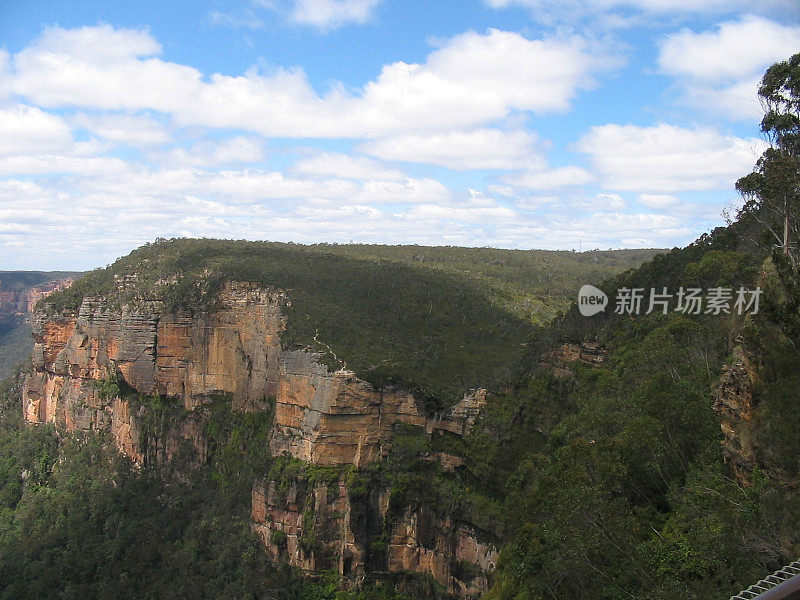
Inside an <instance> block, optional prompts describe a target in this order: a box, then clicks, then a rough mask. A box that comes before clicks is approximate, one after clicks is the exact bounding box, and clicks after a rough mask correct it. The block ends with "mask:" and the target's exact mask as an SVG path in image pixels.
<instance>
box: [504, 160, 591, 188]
mask: <svg viewBox="0 0 800 600" xmlns="http://www.w3.org/2000/svg"><path fill="white" fill-rule="evenodd" d="M503 181H505V182H506V183H508V184H510V185H513V186H516V187H521V188H526V189H529V190H552V189H556V188H563V187H577V186H582V185H586V184H587V183H591V182H592V181H594V175H592V174H591V173H589V171H587V170H586V169H583V168H581V167H575V166H569V167H557V168H555V169H546V170H541V171H527V172H523V173H517V174H514V175H509V176H507V177H504V178H503Z"/></svg>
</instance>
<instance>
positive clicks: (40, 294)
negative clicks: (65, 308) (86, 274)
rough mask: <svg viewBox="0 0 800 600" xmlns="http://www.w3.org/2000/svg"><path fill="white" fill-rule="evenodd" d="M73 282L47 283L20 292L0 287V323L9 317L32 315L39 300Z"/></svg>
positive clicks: (67, 279) (69, 280)
mask: <svg viewBox="0 0 800 600" xmlns="http://www.w3.org/2000/svg"><path fill="white" fill-rule="evenodd" d="M73 281H75V280H74V279H72V278H65V279H59V280H57V281H48V282H47V283H42V284H40V285H37V286H34V287H32V288H29V289H26V290H22V291H17V290H4V289H2V287H0V321H3V320H4V319H6V318H8V317H11V316H15V315H27V314H30V313H32V312H33V307H34V306H36V303H37V302H38V301H39V300H41V299H42V298H45V297H47V296H49V295H50V294H52V293H53V292H57V291H59V290H63V289H66V288H68V287H69V286H70V285H72V282H73Z"/></svg>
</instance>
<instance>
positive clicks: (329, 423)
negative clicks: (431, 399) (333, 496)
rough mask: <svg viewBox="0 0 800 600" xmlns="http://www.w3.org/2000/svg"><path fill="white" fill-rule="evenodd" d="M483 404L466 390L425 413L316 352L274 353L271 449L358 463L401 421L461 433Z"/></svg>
mask: <svg viewBox="0 0 800 600" xmlns="http://www.w3.org/2000/svg"><path fill="white" fill-rule="evenodd" d="M485 402H486V392H485V390H478V391H475V392H472V393H470V394H468V395H467V396H465V397H464V399H462V400H461V401H460V402H459V403H457V404H456V405H455V406H453V407H452V408H451V409H450V410H449V411H447V412H445V413H441V414H437V415H433V416H427V415H426V414H425V411H424V409H423V407H422V406H421V405H420V404H419V403H418V402H417V401H416V399H415V398H414V397H413V396H412V395H411V394H410V393H408V392H405V391H403V390H400V389H396V388H385V389H381V390H376V389H375V388H373V387H372V386H371V385H370V384H368V383H366V382H365V381H362V380H360V379H358V378H357V377H356V376H355V374H354V373H353V372H352V371H346V370H339V371H335V372H333V373H332V372H330V371H329V370H328V369H327V368H326V367H325V366H324V365H322V364H320V362H319V357H318V356H317V355H316V354H313V353H310V352H307V351H291V352H285V353H284V354H282V355H281V357H280V366H279V384H278V394H277V398H276V404H275V425H274V431H273V437H272V443H271V448H272V453H273V454H274V455H276V456H277V455H280V454H284V453H288V454H290V455H292V456H294V457H295V458H299V459H301V460H304V461H307V462H313V463H317V464H326V465H355V466H356V467H361V466H364V465H367V464H369V463H370V462H373V461H375V460H377V459H378V458H380V457H381V456H382V454H383V447H384V446H385V444H387V443H388V441H389V439H390V438H391V434H392V427H393V426H394V425H395V424H396V423H404V424H407V425H414V426H417V427H424V428H425V429H426V431H427V432H428V433H429V434H430V433H432V432H433V431H450V432H452V433H456V434H458V435H463V434H464V433H465V432H466V431H467V430H468V429H469V427H471V426H472V424H473V423H474V422H475V418H476V417H477V415H478V413H479V412H480V409H481V407H482V406H483V405H484V404H485Z"/></svg>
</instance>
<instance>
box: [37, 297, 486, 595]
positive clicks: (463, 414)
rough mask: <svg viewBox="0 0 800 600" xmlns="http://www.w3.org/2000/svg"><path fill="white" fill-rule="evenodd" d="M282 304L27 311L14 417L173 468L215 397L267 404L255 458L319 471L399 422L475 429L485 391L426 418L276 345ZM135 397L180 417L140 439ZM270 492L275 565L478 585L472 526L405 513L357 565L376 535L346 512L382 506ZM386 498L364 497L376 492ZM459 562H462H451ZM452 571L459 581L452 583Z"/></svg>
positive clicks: (440, 456)
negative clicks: (25, 351)
mask: <svg viewBox="0 0 800 600" xmlns="http://www.w3.org/2000/svg"><path fill="white" fill-rule="evenodd" d="M123 284H124V282H123ZM284 301H285V294H284V293H283V292H281V291H277V290H264V289H261V288H259V287H257V286H255V285H252V284H230V285H228V286H227V287H226V288H225V289H224V290H223V292H222V293H221V295H220V298H219V302H218V304H217V306H218V308H216V309H215V310H214V311H213V312H195V313H188V312H186V313H177V314H176V313H168V312H166V311H165V310H164V308H163V305H162V304H161V303H160V302H157V301H140V302H137V303H136V305H135V306H123V307H121V308H114V309H112V308H111V307H110V305H109V304H108V303H107V302H105V301H104V300H103V299H100V298H86V299H84V301H83V302H82V304H81V306H80V309H79V310H78V311H77V313H75V314H69V315H60V316H52V317H47V316H44V315H38V316H37V318H36V319H35V320H34V323H33V329H34V339H35V342H36V343H35V347H34V352H33V373H32V374H31V375H29V376H28V378H27V380H26V382H25V387H24V392H23V400H22V402H23V407H22V408H23V412H24V415H25V418H26V420H27V421H28V422H30V423H45V422H48V423H54V424H56V425H57V426H59V427H62V428H64V429H66V430H67V431H75V430H98V431H104V432H108V433H109V434H110V435H111V436H112V438H113V440H114V442H115V444H116V445H117V447H118V448H119V450H120V451H121V452H123V453H124V454H125V455H127V456H128V457H130V458H131V459H132V460H133V461H134V462H136V463H137V464H145V463H156V464H162V465H164V464H168V463H170V462H173V463H174V462H175V457H176V456H178V455H179V453H183V452H184V449H186V450H187V452H188V455H187V454H185V453H184V454H180V456H182V457H184V458H183V459H182V460H184V462H186V463H187V464H188V465H189V467H191V465H196V464H202V463H203V462H204V461H205V460H206V459H207V453H208V439H206V433H205V427H204V420H203V419H204V416H203V415H204V412H203V410H202V409H203V408H204V407H205V406H206V405H209V404H212V403H214V402H219V401H220V400H224V401H229V402H230V405H231V409H232V410H235V411H240V412H269V411H271V410H274V418H273V425H272V433H271V436H270V444H269V447H268V448H266V447H265V448H264V449H263V451H264V452H265V453H270V454H272V455H273V456H281V455H288V456H291V457H293V458H295V459H299V460H302V461H305V462H308V463H314V464H318V465H334V466H352V467H355V468H360V467H364V466H366V465H369V464H370V463H374V462H375V461H378V460H380V459H382V458H383V457H384V456H385V454H386V451H387V448H388V447H389V445H390V444H391V438H392V432H393V427H394V426H395V425H396V424H398V423H402V424H405V425H410V426H414V427H417V428H419V429H420V430H422V429H424V431H426V432H427V433H428V434H433V433H434V432H449V433H450V434H454V435H459V436H461V435H463V434H464V433H465V432H466V431H467V430H468V429H469V428H470V427H471V426H472V425H473V424H474V422H475V419H476V418H477V415H478V413H479V411H480V409H481V407H482V406H483V405H484V403H485V402H486V395H485V392H484V391H482V390H478V391H475V392H473V393H470V394H468V395H467V396H466V397H465V398H464V399H463V400H462V401H461V402H459V403H458V404H456V405H455V406H454V407H453V408H452V409H450V410H449V411H447V412H446V413H441V414H437V415H427V414H426V413H425V411H424V410H423V408H422V407H421V405H420V404H419V403H418V402H417V401H416V400H415V398H414V397H413V396H412V395H411V394H409V393H408V392H405V391H403V390H402V389H399V388H385V389H375V388H374V387H373V386H371V385H370V384H368V383H366V382H364V381H362V380H360V379H358V378H357V377H356V376H355V374H354V373H352V372H350V371H346V370H338V371H335V372H331V371H330V369H328V368H327V367H326V366H325V365H323V364H322V363H321V361H320V356H319V355H318V354H317V353H315V352H314V351H313V350H311V349H284V348H282V346H281V338H280V336H281V332H282V331H283V329H284V327H285V319H284V316H283V314H282V312H281V306H282V304H283V302H284ZM141 397H145V398H152V397H164V398H168V399H171V401H172V402H173V404H174V405H176V408H175V410H176V411H177V413H176V415H177V416H176V417H175V418H172V419H171V420H170V421H169V423H166V424H164V423H162V424H161V426H160V429H158V431H156V432H155V434H153V432H150V434H149V435H145V434H144V428H145V422H144V421H145V420H146V417H147V410H148V409H147V407H146V406H145V404H143V403H142V398H141ZM186 456H188V458H186ZM426 458H427V459H428V460H436V461H438V462H440V463H441V464H442V466H443V468H444V469H446V470H447V469H450V470H452V469H454V468H457V467H458V466H459V464H460V463H459V460H460V459H459V457H457V456H453V455H449V454H447V453H444V452H439V453H435V454H432V455H431V456H428V457H426ZM293 485H294V486H295V487H297V486H301V485H302V482H299V481H298V482H293ZM265 486H266V487H265ZM269 486H270V484H269V482H266V483H265V482H257V483H256V485H255V487H254V492H253V523H254V528H255V529H256V530H257V531H259V532H260V533H261V534H262V537H263V539H264V542H265V546H266V547H267V549H268V550H269V551H270V552H271V553H272V554H273V556H275V558H276V559H280V560H285V561H287V562H289V563H291V564H293V565H295V566H298V567H300V568H302V569H305V570H307V571H316V570H319V569H323V568H335V569H337V570H338V571H339V572H340V573H342V574H345V575H353V576H355V574H357V573H362V574H363V573H364V570H365V569H368V570H369V571H370V572H406V571H408V572H413V573H420V574H426V575H430V576H432V577H433V578H434V579H435V580H436V581H437V582H438V583H439V584H440V585H442V586H444V587H445V588H446V589H447V590H449V591H450V592H452V593H455V594H458V595H461V596H466V595H472V594H475V593H478V592H480V591H482V590H484V589H485V588H486V585H487V581H488V575H489V574H490V573H491V571H492V569H493V567H494V561H495V559H496V550H495V549H494V546H492V545H491V544H489V543H485V542H479V541H478V540H477V533H476V530H475V528H474V527H473V526H471V525H470V524H469V523H460V522H459V523H457V522H453V521H452V520H448V519H441V518H436V519H429V518H428V517H427V516H425V515H428V514H429V508H426V507H424V506H415V507H406V509H405V512H404V513H402V514H399V515H397V522H396V523H394V524H393V525H392V526H391V528H389V529H387V531H386V535H388V536H389V541H388V550H387V552H386V553H385V560H383V561H382V562H381V563H380V564H377V563H368V562H367V554H368V552H369V551H368V549H369V548H370V547H371V545H372V543H373V542H374V541H375V540H374V539H373V538H374V536H376V535H384V533H383V529H380V528H379V529H380V530H379V531H370V530H369V529H364V527H363V523H362V522H361V521H359V523H358V524H354V522H353V521H352V520H351V517H352V514H353V513H354V512H356V513H357V514H359V515H361V520H362V521H363V519H365V518H366V517H365V516H364V515H368V514H369V515H372V516H371V517H370V518H371V519H373V520H377V522H383V521H385V519H386V517H387V513H386V508H385V506H383V504H381V502H378V501H377V500H375V501H374V502H372V503H370V501H368V500H364V499H362V500H360V501H359V503H358V505H357V506H356V508H355V511H354V507H353V504H352V502H351V499H350V496H349V495H348V490H347V489H346V485H345V483H344V481H343V480H342V481H340V482H339V484H338V486H328V487H316V488H314V489H312V490H306V491H302V492H296V494H295V496H294V498H292V497H291V494H288V495H287V496H286V497H284V498H280V499H279V498H277V497H276V495H275V493H274V490H273V492H269V490H270V489H272V488H270V487H269ZM306 492H307V493H308V494H311V495H312V496H313V497H314V501H313V503H314V506H313V508H314V509H315V510H313V511H312V512H313V515H314V516H313V519H314V522H315V528H316V530H317V531H319V532H321V533H320V536H319V540H320V544H322V545H321V546H320V548H322V549H324V551H323V550H318V551H315V552H310V553H305V552H303V551H301V550H299V549H298V546H297V544H298V543H299V542H297V539H298V538H297V535H298V534H297V531H298V528H300V529H302V527H303V526H304V524H303V522H302V521H303V519H304V518H306V519H307V518H308V517H304V515H305V514H306V513H307V512H308V502H309V500H308V498H307V497H306V495H307V493H306ZM387 493H388V492H387V491H386V490H379V489H376V490H372V492H371V494H372V497H373V498H379V497H381V495H383V496H386V494H387ZM270 494H272V495H271V496H270ZM384 504H385V502H384ZM420 515H423V516H420ZM420 519H422V520H420ZM420 523H422V525H421V524H420ZM305 526H308V523H306V524H305ZM274 531H282V532H285V533H286V534H287V544H286V546H285V548H284V550H283V551H278V549H277V547H276V545H275V543H273V540H272V537H271V536H272V532H274ZM431 536H432V537H431ZM462 563H463V564H465V565H471V567H469V568H461V569H458V568H457V567H454V565H456V566H457V565H461V564H462ZM454 569H455V572H456V574H461V573H462V572H466V573H469V576H467V575H463V574H461V577H462V579H458V578H457V577H456V575H455V574H454ZM473 571H474V573H473ZM464 579H468V580H469V581H465V580H464Z"/></svg>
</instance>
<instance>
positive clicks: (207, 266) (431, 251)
mask: <svg viewBox="0 0 800 600" xmlns="http://www.w3.org/2000/svg"><path fill="white" fill-rule="evenodd" d="M655 252H656V251H654V250H631V251H627V250H623V251H614V252H587V253H583V254H578V253H572V252H544V251H513V250H495V249H488V248H474V249H471V248H449V247H441V248H426V247H418V246H350V245H346V246H336V245H316V246H301V245H295V244H277V243H267V242H245V241H224V240H208V239H200V240H196V239H175V240H162V241H158V242H156V243H154V244H148V245H146V246H143V247H141V248H139V249H137V250H135V251H133V252H132V253H131V254H129V255H128V256H126V257H123V258H121V259H119V260H117V261H116V262H115V263H114V264H112V265H110V266H109V267H107V268H105V269H99V270H96V271H92V272H91V273H89V274H87V275H85V276H84V277H82V278H81V279H79V280H78V281H77V282H76V283H75V284H74V285H73V286H72V287H71V288H70V289H68V290H65V291H63V292H59V293H56V294H53V295H52V296H50V297H48V298H47V300H46V308H48V309H49V310H54V311H65V310H67V311H72V310H75V309H76V308H77V307H78V305H79V304H80V302H81V300H82V298H83V297H84V296H85V295H100V296H104V297H106V298H108V299H109V300H110V301H111V302H112V304H113V303H117V304H120V303H131V302H136V301H137V300H138V299H141V298H159V299H162V300H163V301H164V302H165V303H166V308H167V310H190V311H191V310H212V309H213V308H214V306H215V302H216V300H217V295H218V293H219V290H220V289H221V288H222V286H223V285H224V284H225V282H227V281H252V282H257V283H259V284H261V285H263V286H265V287H269V288H276V289H281V290H285V291H287V293H288V297H287V300H288V302H287V303H286V306H285V307H284V310H285V312H286V314H287V316H288V322H287V330H286V332H285V335H284V339H283V342H284V344H285V345H287V346H312V347H315V348H317V349H318V350H320V351H322V352H323V353H324V354H325V360H326V361H327V362H328V364H329V365H330V366H331V367H339V366H342V365H346V366H347V367H348V368H350V369H352V370H354V371H355V372H356V373H357V374H358V375H359V376H360V377H362V378H364V379H366V380H367V381H370V382H372V383H374V384H376V385H383V384H387V383H396V384H400V385H402V386H404V387H407V388H409V389H411V390H412V391H414V392H415V393H416V394H417V395H418V396H419V397H420V398H422V399H424V400H425V401H426V402H427V404H428V407H429V408H430V409H431V410H438V409H440V408H442V407H444V406H446V405H449V404H451V403H453V402H454V401H456V400H458V399H459V398H460V397H461V396H463V394H464V393H466V392H467V391H468V390H469V389H470V388H474V387H478V386H485V385H490V384H492V383H495V382H498V381H500V380H502V379H503V378H504V377H506V376H507V375H508V373H509V369H510V366H511V365H513V364H514V363H515V361H516V360H517V359H518V358H519V356H520V355H521V354H522V352H523V348H524V346H525V344H526V342H527V341H528V339H529V337H530V335H531V334H532V332H533V330H534V327H535V325H536V324H537V323H540V322H541V321H542V320H544V319H547V318H550V317H551V316H552V315H553V314H555V312H556V311H557V310H560V309H564V308H566V307H567V306H568V305H569V302H570V300H571V298H572V297H573V296H574V295H575V294H576V292H577V290H578V288H579V287H580V285H581V284H582V283H583V282H598V281H600V280H602V279H603V278H605V277H607V276H609V275H613V274H616V273H620V272H622V271H624V270H626V269H628V268H629V267H631V266H634V265H638V264H640V263H641V261H643V260H645V259H646V258H648V257H650V256H652V255H653V254H655ZM121 281H126V282H127V283H126V284H125V286H120V282H121ZM315 340H319V341H320V342H323V344H318V343H317V341H315ZM328 349H330V350H331V351H332V354H331V353H329V352H327V350H328ZM333 355H335V357H336V358H335V359H334V357H333Z"/></svg>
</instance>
